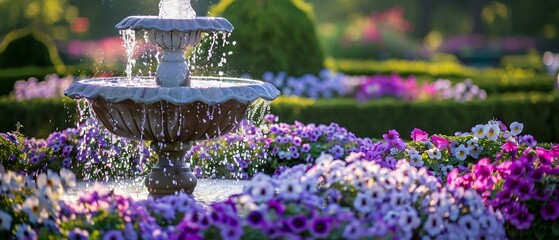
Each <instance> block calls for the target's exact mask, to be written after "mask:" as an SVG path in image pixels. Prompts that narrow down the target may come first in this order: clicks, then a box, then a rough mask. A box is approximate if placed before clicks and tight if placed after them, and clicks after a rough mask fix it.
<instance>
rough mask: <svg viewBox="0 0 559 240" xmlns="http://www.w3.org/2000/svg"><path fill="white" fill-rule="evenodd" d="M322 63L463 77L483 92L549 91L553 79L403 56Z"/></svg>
mask: <svg viewBox="0 0 559 240" xmlns="http://www.w3.org/2000/svg"><path fill="white" fill-rule="evenodd" d="M326 66H327V67H328V68H330V69H333V70H335V71H339V72H343V73H345V74H348V75H374V74H392V73H398V74H400V75H403V76H408V75H414V76H416V77H417V78H418V79H419V80H423V81H434V80H437V79H439V78H444V79H449V80H451V81H453V82H455V83H456V82H462V81H464V80H465V79H467V78H470V79H472V80H473V82H474V83H475V84H476V85H478V86H479V87H480V88H482V89H484V90H486V91H487V93H489V94H492V93H507V92H523V91H537V92H551V91H553V90H554V89H555V84H556V82H555V80H554V79H553V78H552V77H551V76H549V75H547V74H544V73H540V72H536V71H535V70H533V69H521V68H513V67H507V68H486V69H479V68H472V67H467V66H463V65H461V64H458V63H454V62H435V63H433V62H425V61H407V60H387V61H373V60H343V59H341V60H332V59H329V60H328V61H327V62H326Z"/></svg>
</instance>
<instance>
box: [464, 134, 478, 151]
mask: <svg viewBox="0 0 559 240" xmlns="http://www.w3.org/2000/svg"><path fill="white" fill-rule="evenodd" d="M478 143H479V139H478V138H476V137H474V138H472V139H470V140H468V142H466V145H467V146H468V150H470V151H471V150H472V149H473V148H475V147H476V146H478Z"/></svg>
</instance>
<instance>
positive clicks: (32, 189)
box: [0, 115, 559, 239]
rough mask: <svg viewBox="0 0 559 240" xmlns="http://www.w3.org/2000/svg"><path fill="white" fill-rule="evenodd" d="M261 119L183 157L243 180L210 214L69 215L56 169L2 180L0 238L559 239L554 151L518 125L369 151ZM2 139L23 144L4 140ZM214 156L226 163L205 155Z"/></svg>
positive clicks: (558, 158)
mask: <svg viewBox="0 0 559 240" xmlns="http://www.w3.org/2000/svg"><path fill="white" fill-rule="evenodd" d="M265 119H266V121H267V124H266V125H264V126H263V127H261V128H259V127H255V126H253V125H250V124H245V125H243V126H242V128H241V131H240V132H237V133H231V134H229V135H227V136H225V137H224V138H222V139H218V140H216V141H213V142H211V141H208V142H205V143H204V144H201V145H198V146H197V147H196V148H197V149H194V151H193V152H192V153H191V154H192V157H193V159H194V162H195V163H196V164H198V165H199V166H202V167H203V168H201V169H200V171H199V172H198V173H199V174H201V175H202V176H214V177H218V176H223V175H226V176H237V177H239V176H240V177H245V178H249V177H252V181H251V182H250V183H249V185H248V186H247V187H246V188H245V189H244V191H243V193H241V194H239V195H233V196H230V197H229V199H228V200H226V201H223V202H215V203H212V204H210V205H209V206H201V205H199V204H197V203H195V201H193V200H191V199H190V198H188V197H187V196H172V197H167V198H164V199H162V200H160V201H154V200H143V201H133V200H131V199H128V198H125V197H121V196H117V195H114V193H111V192H110V191H107V190H104V189H97V190H95V191H93V192H90V193H83V194H82V195H81V197H80V200H79V201H78V202H75V203H69V202H64V201H57V200H59V199H62V198H61V194H62V192H61V189H62V188H61V187H60V186H59V185H57V184H58V183H60V182H62V183H64V182H70V184H68V185H71V182H72V179H74V177H73V175H71V176H70V174H68V171H67V170H65V169H64V168H62V170H61V176H58V175H56V174H54V173H53V172H54V171H51V170H49V169H48V167H53V166H57V165H56V164H55V163H56V162H57V161H58V162H60V161H61V160H60V158H59V159H58V160H56V159H53V161H45V162H44V163H47V165H44V166H45V167H46V168H38V170H35V171H34V172H36V173H38V172H41V170H42V171H43V172H41V173H38V174H37V175H36V184H33V183H31V182H29V181H26V179H32V178H28V177H24V176H21V175H17V174H15V173H13V172H2V184H1V185H0V187H2V191H3V193H4V194H3V195H2V197H0V204H2V205H1V209H0V211H1V212H0V217H1V218H2V220H3V221H2V223H4V224H3V225H2V226H0V227H3V228H1V229H0V231H1V234H4V236H6V235H11V234H24V233H27V234H38V235H39V236H40V235H41V234H45V233H47V232H48V233H54V234H58V235H59V236H77V235H87V236H89V237H90V238H93V239H97V238H102V237H115V238H119V237H121V236H138V237H140V236H141V237H142V238H150V237H153V238H156V237H163V238H170V239H173V238H177V239H180V238H185V237H187V238H219V237H221V238H224V239H238V238H240V237H241V236H242V237H243V238H245V239H261V238H263V237H270V238H274V237H285V238H292V237H312V238H320V237H325V238H346V239H357V238H371V237H379V238H404V239H408V238H419V237H432V238H446V239H449V238H452V239H454V238H455V237H457V236H469V237H472V238H474V239H479V238H482V237H484V238H489V239H502V238H503V237H504V235H505V234H506V236H507V237H509V238H511V239H525V238H526V237H528V236H538V238H541V239H548V238H557V237H559V232H557V231H555V230H553V229H556V228H557V219H559V210H558V208H557V206H558V205H559V204H558V202H559V190H557V189H556V186H557V184H558V183H559V180H558V179H559V145H555V146H554V145H538V144H537V142H536V140H535V139H534V138H533V137H532V136H531V135H528V134H522V131H523V129H524V125H523V124H521V123H518V122H513V123H511V124H510V125H509V126H505V125H504V124H503V123H501V122H499V121H494V120H491V121H489V122H488V123H487V124H478V125H475V126H473V127H472V128H471V131H468V132H458V133H456V134H455V135H454V136H445V135H438V134H434V135H430V134H428V133H427V132H425V131H422V130H420V129H414V130H413V131H412V132H411V135H410V138H411V139H412V140H411V141H404V140H403V138H402V137H401V136H400V134H399V132H397V131H396V130H390V131H388V132H387V133H386V134H384V135H383V136H382V139H379V140H378V141H371V140H370V139H360V138H356V137H355V136H353V134H351V133H350V132H347V130H345V129H344V128H342V127H339V126H337V125H336V124H331V125H312V124H310V125H304V124H302V123H295V124H293V125H289V124H285V123H278V122H276V121H277V119H276V117H275V116H272V115H268V116H266V118H265ZM54 136H58V137H59V138H57V137H54ZM66 136H69V135H66ZM61 138H62V134H60V133H57V134H53V137H51V138H49V140H48V142H49V143H50V144H36V145H32V144H31V145H28V146H30V147H33V146H41V147H43V148H45V149H50V150H46V151H45V152H47V153H48V152H49V151H52V152H53V153H54V152H55V151H53V150H52V149H51V148H52V147H53V146H54V147H55V148H56V146H57V143H58V141H57V140H55V139H61ZM0 139H3V140H4V141H10V142H12V143H13V142H14V141H21V138H17V137H16V138H14V135H9V134H8V135H3V137H1V138H0ZM62 139H63V138H62ZM67 139H71V138H67ZM100 139H103V138H100ZM35 141H36V142H37V141H38V142H40V140H35ZM306 144H308V145H306ZM47 145H48V146H50V147H47ZM217 145H219V146H217ZM66 146H71V145H68V144H66V145H64V146H62V145H61V146H60V147H61V150H59V151H60V152H58V151H56V152H57V153H59V154H60V155H62V154H64V153H63V152H65V151H64V148H65V147H66ZM307 146H308V147H307ZM224 148H226V149H230V151H229V153H231V154H232V155H227V154H228V153H227V152H225V153H224V152H220V151H215V150H216V149H224ZM29 149H31V148H29ZM29 149H28V150H29ZM212 151H214V152H212ZM246 151H248V152H246ZM243 154H244V155H243ZM30 155H32V157H35V156H37V152H36V151H35V153H34V154H30ZM39 155H40V153H39ZM204 155H205V157H203V156H204ZM51 156H57V155H51ZM208 156H210V158H208ZM70 157H71V158H76V159H77V158H78V157H77V155H72V154H70ZM220 157H221V158H220ZM336 159H342V160H336ZM9 161H11V160H9ZM9 161H3V162H2V163H3V164H4V166H5V167H6V168H7V169H9V168H10V167H13V165H9V164H10V162H9ZM243 161H244V163H243ZM62 162H64V160H62ZM113 162H116V161H114V160H113ZM203 164H205V165H203ZM228 164H229V165H228ZM22 166H25V165H22ZM231 166H232V167H231ZM36 169H37V168H36ZM202 170H203V171H202ZM78 172H79V171H78ZM263 172H268V173H269V174H264V173H263ZM272 173H273V176H270V174H272ZM220 174H223V175H220ZM28 176H29V175H28ZM45 179H47V180H48V181H46V182H49V184H45ZM49 179H50V180H49ZM25 182H27V184H26V183H25ZM52 194H55V195H52ZM51 195H52V196H51ZM35 207H36V208H35ZM53 209H54V210H53ZM487 229H491V231H487ZM146 234H147V235H146Z"/></svg>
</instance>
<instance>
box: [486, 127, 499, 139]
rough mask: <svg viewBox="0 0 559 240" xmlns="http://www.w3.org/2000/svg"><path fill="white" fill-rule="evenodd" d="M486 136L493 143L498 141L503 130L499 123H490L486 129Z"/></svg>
mask: <svg viewBox="0 0 559 240" xmlns="http://www.w3.org/2000/svg"><path fill="white" fill-rule="evenodd" d="M484 132H485V136H486V137H487V139H489V140H491V141H497V139H498V138H499V133H501V128H500V127H499V124H498V123H489V124H487V125H485V127H484Z"/></svg>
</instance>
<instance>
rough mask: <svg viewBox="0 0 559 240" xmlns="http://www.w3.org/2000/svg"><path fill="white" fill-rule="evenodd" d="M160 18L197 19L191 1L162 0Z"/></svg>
mask: <svg viewBox="0 0 559 240" xmlns="http://www.w3.org/2000/svg"><path fill="white" fill-rule="evenodd" d="M159 17H160V18H195V17H196V12H195V11H194V9H192V6H191V5H190V0H161V2H159Z"/></svg>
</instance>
